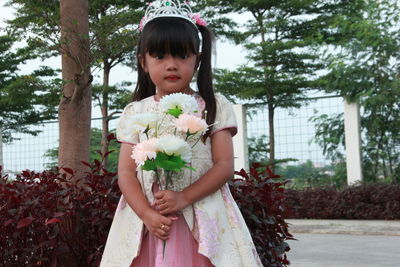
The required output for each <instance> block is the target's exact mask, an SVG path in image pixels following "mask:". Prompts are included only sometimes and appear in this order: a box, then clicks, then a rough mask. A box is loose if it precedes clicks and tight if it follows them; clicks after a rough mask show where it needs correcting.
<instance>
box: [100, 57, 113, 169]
mask: <svg viewBox="0 0 400 267" xmlns="http://www.w3.org/2000/svg"><path fill="white" fill-rule="evenodd" d="M104 62H105V63H104V70H103V104H102V105H101V115H102V119H101V121H102V129H101V153H102V155H103V156H104V155H105V154H106V153H107V152H108V145H109V142H108V140H107V136H108V133H109V128H108V122H109V119H108V87H109V81H110V80H109V79H110V70H111V68H110V66H109V64H108V63H107V62H106V61H104ZM107 163H108V156H106V157H104V160H103V167H104V168H106V167H107Z"/></svg>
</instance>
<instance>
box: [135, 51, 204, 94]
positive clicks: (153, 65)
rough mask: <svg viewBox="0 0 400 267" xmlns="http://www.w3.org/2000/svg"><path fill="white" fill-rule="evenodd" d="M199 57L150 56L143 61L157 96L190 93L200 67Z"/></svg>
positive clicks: (190, 55)
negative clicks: (197, 69) (191, 84)
mask: <svg viewBox="0 0 400 267" xmlns="http://www.w3.org/2000/svg"><path fill="white" fill-rule="evenodd" d="M198 58H199V56H198V55H195V54H189V55H180V56H172V55H171V54H162V55H161V54H159V55H158V54H149V53H146V55H145V58H144V60H143V59H142V60H141V64H142V67H143V69H144V71H145V72H148V73H149V75H150V78H151V80H152V81H153V83H154V84H155V86H156V90H157V95H158V96H159V97H162V96H164V95H167V94H171V93H177V92H183V93H187V92H189V91H190V82H191V81H192V78H193V75H194V72H195V70H196V68H197V65H198Z"/></svg>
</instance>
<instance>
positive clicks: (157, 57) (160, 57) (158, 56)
mask: <svg viewBox="0 0 400 267" xmlns="http://www.w3.org/2000/svg"><path fill="white" fill-rule="evenodd" d="M154 58H156V59H163V58H164V55H155V56H154Z"/></svg>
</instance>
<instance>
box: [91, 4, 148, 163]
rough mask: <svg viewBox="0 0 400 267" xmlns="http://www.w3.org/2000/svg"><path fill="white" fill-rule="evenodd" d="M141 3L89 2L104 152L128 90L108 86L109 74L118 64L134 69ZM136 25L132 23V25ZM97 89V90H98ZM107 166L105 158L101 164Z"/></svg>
mask: <svg viewBox="0 0 400 267" xmlns="http://www.w3.org/2000/svg"><path fill="white" fill-rule="evenodd" d="M140 8H143V3H142V1H128V0H124V1H118V2H115V1H103V0H97V1H91V2H90V13H89V15H90V30H91V35H92V40H91V48H92V57H93V65H94V66H95V67H98V68H101V69H102V70H103V83H102V86H101V87H97V88H96V93H95V94H94V96H95V98H96V100H97V102H98V105H99V106H100V109H101V113H102V117H103V118H102V138H101V140H102V141H101V143H102V148H101V151H102V153H103V154H105V153H106V152H107V151H108V145H109V142H108V140H107V136H108V135H109V121H110V120H111V118H112V117H113V115H115V114H117V113H120V112H121V109H122V107H124V106H125V105H126V103H127V102H128V101H126V102H125V101H121V99H123V100H127V97H126V95H128V94H129V93H128V91H127V90H124V91H119V88H118V87H111V86H110V82H109V81H110V80H109V78H110V72H111V69H112V68H113V67H115V66H116V65H118V64H129V65H130V66H135V64H134V63H133V62H132V61H134V55H135V49H136V45H137V42H138V30H137V29H138V24H139V23H138V22H139V21H140V18H141V17H142V16H143V11H142V10H141V9H140ZM135 22H136V23H135ZM98 89H101V90H100V91H99V90H98ZM104 165H105V166H106V165H107V158H106V159H105V161H104Z"/></svg>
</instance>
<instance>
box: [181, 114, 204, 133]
mask: <svg viewBox="0 0 400 267" xmlns="http://www.w3.org/2000/svg"><path fill="white" fill-rule="evenodd" d="M175 126H176V128H177V129H178V130H179V131H182V132H185V133H187V132H188V131H189V133H190V134H196V133H198V132H200V133H201V134H203V133H204V132H206V130H207V128H208V125H207V123H206V122H205V121H204V120H203V119H201V118H199V117H197V116H194V115H188V114H182V115H180V116H179V118H178V119H177V120H176V121H175Z"/></svg>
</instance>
